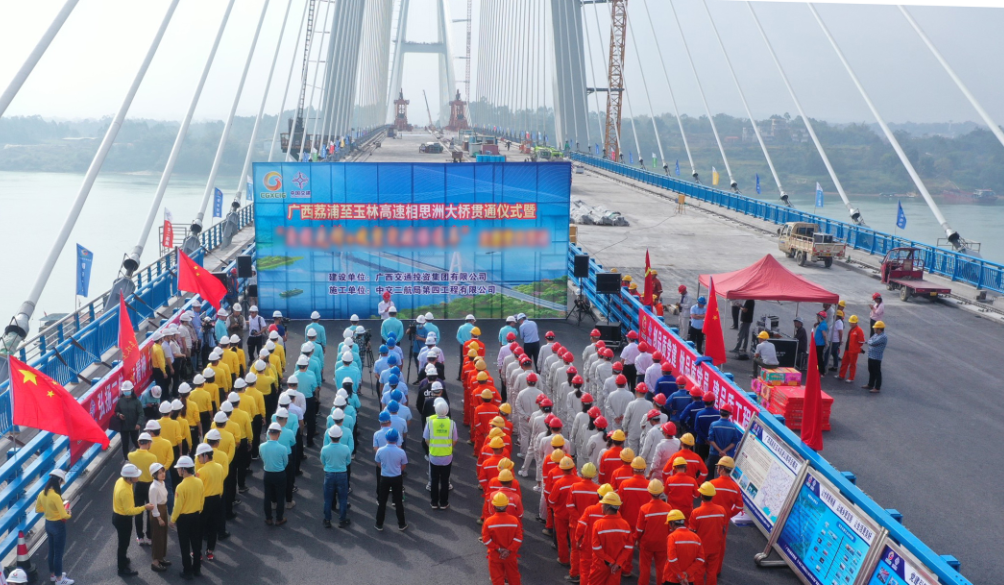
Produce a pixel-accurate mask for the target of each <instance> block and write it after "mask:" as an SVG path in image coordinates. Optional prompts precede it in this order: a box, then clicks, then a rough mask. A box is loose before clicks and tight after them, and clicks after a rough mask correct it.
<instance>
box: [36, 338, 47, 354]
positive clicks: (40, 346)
mask: <svg viewBox="0 0 1004 585" xmlns="http://www.w3.org/2000/svg"><path fill="white" fill-rule="evenodd" d="M46 351H47V350H46V347H45V336H44V335H39V336H38V353H39V354H40V355H44V354H45V352H46Z"/></svg>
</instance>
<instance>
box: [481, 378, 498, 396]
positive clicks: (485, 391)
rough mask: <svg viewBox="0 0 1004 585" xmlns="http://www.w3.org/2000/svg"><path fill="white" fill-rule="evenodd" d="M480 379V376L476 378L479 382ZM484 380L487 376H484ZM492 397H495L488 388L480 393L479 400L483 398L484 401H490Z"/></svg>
mask: <svg viewBox="0 0 1004 585" xmlns="http://www.w3.org/2000/svg"><path fill="white" fill-rule="evenodd" d="M480 378H481V376H478V381H479V382H480V381H481V380H480ZM486 378H487V376H486ZM494 396H495V395H494V394H492V391H491V390H489V389H488V388H485V389H484V390H482V391H481V398H483V399H484V400H491V399H492V398H493V397H494Z"/></svg>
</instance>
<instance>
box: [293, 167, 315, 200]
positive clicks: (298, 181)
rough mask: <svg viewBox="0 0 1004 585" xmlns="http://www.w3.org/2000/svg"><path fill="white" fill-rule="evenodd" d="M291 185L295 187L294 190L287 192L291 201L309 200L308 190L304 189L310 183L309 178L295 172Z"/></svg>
mask: <svg viewBox="0 0 1004 585" xmlns="http://www.w3.org/2000/svg"><path fill="white" fill-rule="evenodd" d="M292 182H293V184H294V185H296V189H293V190H291V191H290V192H289V196H290V198H291V199H310V189H304V187H306V186H307V183H308V182H310V178H309V177H307V175H305V174H303V173H302V172H300V171H296V176H295V177H293V181H292Z"/></svg>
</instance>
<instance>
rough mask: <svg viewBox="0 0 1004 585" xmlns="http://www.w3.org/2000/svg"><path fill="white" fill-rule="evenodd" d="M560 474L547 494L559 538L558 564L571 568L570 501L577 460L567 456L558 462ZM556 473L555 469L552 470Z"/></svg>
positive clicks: (576, 481) (574, 482) (575, 479)
mask: <svg viewBox="0 0 1004 585" xmlns="http://www.w3.org/2000/svg"><path fill="white" fill-rule="evenodd" d="M558 471H559V472H560V475H557V476H556V478H555V479H554V480H553V481H552V483H551V492H550V493H549V494H548V495H547V503H548V505H549V506H550V508H551V513H552V514H553V515H554V533H555V536H556V537H557V539H558V564H560V565H562V566H563V567H569V568H571V566H572V565H571V550H569V532H568V517H569V511H568V503H569V500H570V499H571V495H572V486H573V485H575V484H576V483H578V481H579V477H578V476H577V475H576V474H575V461H572V458H571V457H568V456H565V457H562V458H561V461H559V462H558ZM551 473H552V474H553V473H554V472H553V471H552V472H551Z"/></svg>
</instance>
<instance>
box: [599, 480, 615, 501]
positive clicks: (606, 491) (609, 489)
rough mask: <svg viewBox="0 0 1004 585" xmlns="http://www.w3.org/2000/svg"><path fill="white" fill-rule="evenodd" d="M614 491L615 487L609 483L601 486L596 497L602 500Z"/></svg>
mask: <svg viewBox="0 0 1004 585" xmlns="http://www.w3.org/2000/svg"><path fill="white" fill-rule="evenodd" d="M612 491H614V486H612V485H610V484H609V483H605V484H603V485H601V486H600V489H598V490H596V495H598V496H599V497H601V498H602V497H603V496H605V495H607V494H609V493H610V492H612Z"/></svg>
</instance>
